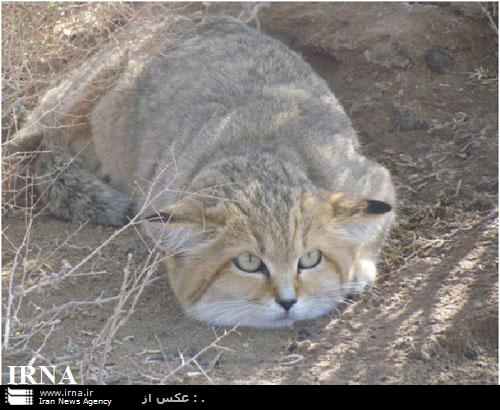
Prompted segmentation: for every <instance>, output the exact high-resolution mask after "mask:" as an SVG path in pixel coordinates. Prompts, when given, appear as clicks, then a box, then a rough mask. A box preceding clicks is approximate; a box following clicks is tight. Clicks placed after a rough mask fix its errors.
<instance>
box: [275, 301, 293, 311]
mask: <svg viewBox="0 0 500 410" xmlns="http://www.w3.org/2000/svg"><path fill="white" fill-rule="evenodd" d="M276 303H277V304H278V305H280V306H281V307H282V308H283V309H285V310H287V311H288V310H290V309H291V308H292V306H293V305H295V303H297V299H276Z"/></svg>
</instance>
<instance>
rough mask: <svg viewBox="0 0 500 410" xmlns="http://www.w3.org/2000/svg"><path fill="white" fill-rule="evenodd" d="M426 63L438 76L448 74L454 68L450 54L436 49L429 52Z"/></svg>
mask: <svg viewBox="0 0 500 410" xmlns="http://www.w3.org/2000/svg"><path fill="white" fill-rule="evenodd" d="M425 62H426V63H427V67H429V69H430V70H432V71H434V72H435V73H438V74H444V73H446V72H447V71H448V70H449V69H450V68H451V67H452V66H453V60H452V59H451V57H450V56H449V55H448V54H446V53H443V52H442V51H439V50H435V49H433V50H429V52H428V53H427V55H426V56H425Z"/></svg>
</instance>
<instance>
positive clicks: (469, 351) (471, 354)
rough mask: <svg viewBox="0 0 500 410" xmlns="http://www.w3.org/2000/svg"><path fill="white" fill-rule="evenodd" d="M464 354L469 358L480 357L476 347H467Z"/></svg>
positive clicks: (475, 358)
mask: <svg viewBox="0 0 500 410" xmlns="http://www.w3.org/2000/svg"><path fill="white" fill-rule="evenodd" d="M464 356H465V357H466V358H467V359H469V360H477V359H478V358H479V353H478V352H476V351H475V350H474V349H470V348H468V349H466V350H465V352H464Z"/></svg>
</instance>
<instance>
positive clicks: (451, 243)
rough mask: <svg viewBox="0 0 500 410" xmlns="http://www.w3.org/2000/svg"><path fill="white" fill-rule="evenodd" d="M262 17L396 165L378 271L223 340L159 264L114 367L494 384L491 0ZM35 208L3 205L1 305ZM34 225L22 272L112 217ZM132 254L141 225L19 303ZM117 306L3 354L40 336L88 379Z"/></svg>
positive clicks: (104, 290)
mask: <svg viewBox="0 0 500 410" xmlns="http://www.w3.org/2000/svg"><path fill="white" fill-rule="evenodd" d="M192 8H193V9H200V10H202V11H203V12H209V13H227V14H232V15H238V14H239V13H240V12H241V10H242V6H241V5H240V4H223V5H222V4H211V5H210V6H209V7H208V9H206V7H205V6H202V5H193V6H192ZM247 11H248V10H247ZM258 23H259V25H260V28H261V30H262V31H263V32H265V33H268V34H269V35H271V36H273V37H276V38H278V39H280V40H281V41H283V42H284V43H286V44H288V45H289V46H290V47H291V48H293V49H294V50H296V51H298V52H299V53H301V54H302V55H303V56H304V58H305V59H306V60H307V61H308V62H310V64H311V65H312V66H313V68H314V69H315V70H316V71H317V72H318V73H319V74H320V75H321V76H322V77H323V78H324V79H325V80H326V81H327V82H328V83H329V84H330V86H331V88H332V90H333V91H334V93H335V94H336V95H337V97H338V98H339V99H340V101H341V102H342V104H343V105H344V107H345V109H346V111H347V113H348V114H349V116H350V117H351V119H352V122H353V125H354V127H355V128H356V130H357V131H358V133H359V137H360V140H361V143H362V146H363V150H364V152H365V153H366V155H368V156H369V157H371V158H375V159H376V160H378V161H380V162H381V163H383V164H385V165H386V166H387V167H388V168H389V169H390V171H391V173H392V175H393V176H394V179H395V182H396V186H397V189H398V202H399V206H398V223H397V225H396V226H395V227H394V229H393V231H392V233H391V237H390V238H389V240H388V242H387V245H386V247H385V249H384V254H383V257H382V258H381V261H380V265H379V268H380V276H379V279H378V281H377V285H376V287H375V288H374V289H373V290H372V291H371V292H368V293H366V294H364V295H361V296H360V297H358V298H357V299H356V300H353V301H352V303H350V304H348V305H346V306H345V307H343V308H342V309H341V311H339V312H334V313H332V314H330V315H328V316H326V317H322V318H319V319H317V320H311V321H304V322H301V323H297V324H296V325H294V327H292V328H289V329H282V330H255V329H246V328H240V329H236V330H231V331H230V332H229V334H227V335H226V336H223V337H221V338H220V340H217V342H216V343H215V344H213V342H214V340H215V339H216V338H217V337H219V336H221V335H223V334H224V330H225V329H224V328H212V327H210V326H206V325H203V324H200V323H198V322H194V321H191V320H189V319H187V318H186V317H185V316H184V315H183V314H182V312H181V310H180V307H179V306H178V304H177V303H176V301H175V299H174V297H173V294H172V292H171V290H170V288H169V285H168V281H167V278H166V274H165V271H164V269H163V268H162V267H160V268H159V269H158V271H157V272H156V273H155V277H156V278H158V279H157V280H155V281H154V283H153V284H151V285H150V286H148V287H146V289H145V290H144V292H143V293H142V295H141V297H140V299H139V300H138V302H137V305H136V306H135V309H134V312H133V314H132V315H131V316H130V318H129V319H128V321H127V322H126V323H125V324H124V325H123V326H122V327H121V328H120V329H119V330H118V332H117V334H116V336H115V337H114V338H113V343H112V345H111V352H110V354H109V355H108V356H107V357H106V360H105V364H104V366H103V367H102V369H103V370H104V374H105V377H104V381H105V382H106V383H110V384H125V383H132V384H136V383H142V384H150V383H159V382H160V381H162V378H164V377H165V376H167V375H170V376H169V377H168V380H167V381H168V382H169V383H174V384H179V383H182V384H184V383H191V384H200V383H202V384H205V383H215V384H233V383H236V384H385V383H411V384H428V383H430V384H445V383H454V384H456V383H457V384H496V383H498V219H497V211H498V209H497V182H498V181H497V176H498V157H497V154H498V140H497V133H498V117H497V113H498V72H497V59H498V55H497V39H496V37H495V33H494V31H493V30H492V28H491V27H490V25H489V24H488V21H487V18H486V16H485V14H484V13H483V12H482V10H481V9H480V7H479V6H478V5H477V4H452V5H448V4H440V5H436V4H424V3H416V4H411V5H410V4H408V3H406V4H403V3H397V4H396V3H384V4H373V3H371V4H360V3H357V4H343V3H337V4H333V3H329V4H325V3H321V4H320V3H310V4H307V3H294V4H283V3H282V4H272V5H270V6H269V7H263V8H261V9H260V10H259V13H258ZM251 24H254V25H255V24H256V21H255V20H253V21H252V23H251ZM25 222H26V219H25V218H24V216H23V215H20V214H19V215H16V214H15V213H12V212H10V213H7V214H6V215H4V218H3V243H2V258H3V275H4V278H5V280H4V284H3V289H4V291H3V297H4V303H5V298H6V294H7V292H6V289H8V286H9V284H8V280H7V279H8V275H9V272H10V270H11V269H12V267H13V264H14V262H15V255H16V251H17V250H18V249H19V248H20V247H21V243H22V240H23V238H24V236H25V231H26V224H25ZM31 232H32V236H31V238H30V244H31V245H30V253H29V254H28V255H26V254H23V255H24V258H23V263H24V267H23V268H24V270H25V271H26V270H27V271H28V275H27V276H26V278H27V279H26V284H27V285H29V284H31V283H36V281H37V280H40V278H43V276H44V275H45V274H46V272H54V271H58V270H60V269H61V267H64V266H75V265H76V264H77V263H78V262H79V261H81V260H82V259H83V258H84V257H85V256H86V255H88V254H89V253H90V252H91V251H92V250H93V249H95V248H96V247H98V246H99V245H100V244H101V243H103V241H105V240H106V239H107V238H108V237H109V236H110V235H112V234H113V232H114V230H113V229H111V228H103V227H98V226H88V225H85V226H80V225H78V224H71V223H63V222H60V221H57V220H54V219H53V218H51V217H50V216H49V215H42V216H40V217H38V218H36V219H35V220H34V225H33V228H32V230H31ZM67 238H68V239H67ZM66 239H67V240H66ZM23 252H25V251H23ZM128 254H132V255H133V262H132V263H133V264H135V265H140V264H141V262H142V261H143V260H144V259H145V258H146V256H147V249H146V246H145V244H144V241H143V239H142V238H141V236H140V235H139V234H138V233H137V232H136V231H134V230H130V231H127V232H124V233H123V234H121V235H119V236H118V237H117V238H116V239H115V240H113V241H112V242H111V243H110V244H109V245H108V246H106V247H104V248H103V249H102V250H101V251H100V252H99V253H98V255H97V256H96V257H95V258H93V259H92V260H91V261H90V262H89V263H88V264H86V265H85V266H84V267H82V268H81V269H79V270H78V272H77V274H76V275H72V276H71V277H69V278H67V279H65V280H63V281H61V282H60V283H58V284H56V286H51V287H46V288H44V290H43V292H33V294H30V295H29V297H27V298H26V300H25V302H24V304H25V306H23V308H22V310H21V311H22V312H23V315H24V317H26V318H29V317H35V316H36V312H38V311H40V310H47V309H50V308H51V307H53V306H56V305H57V306H58V305H63V304H65V303H67V302H70V301H85V300H87V301H90V300H95V299H96V298H98V297H99V296H101V295H102V297H107V296H111V295H115V294H116V293H117V292H118V291H119V290H120V286H121V283H122V277H123V270H124V268H125V266H126V262H127V255H128ZM40 255H41V256H40ZM40 257H41V258H42V259H43V264H41V265H40V263H39V260H40ZM31 260H37V265H36V266H39V268H38V270H30V261H31ZM40 266H41V267H40ZM89 272H91V273H92V274H91V275H85V273H89ZM96 272H97V273H96ZM114 309H115V303H114V302H110V303H102V304H95V303H94V304H89V305H86V304H83V303H82V304H76V305H71V306H70V307H68V309H65V310H64V311H63V312H61V313H59V314H58V316H57V317H51V320H57V323H55V324H54V325H53V327H51V329H52V333H51V334H50V337H49V338H44V335H45V334H47V333H46V332H47V330H46V329H45V330H41V331H40V332H39V334H37V335H35V336H34V337H33V338H31V339H30V341H29V346H31V350H29V349H28V350H27V349H24V350H21V351H18V352H14V353H11V354H9V352H5V351H4V361H3V366H4V369H5V366H7V365H13V364H15V365H24V364H26V362H27V361H29V360H30V358H31V357H34V356H33V351H34V350H35V351H37V354H38V355H37V356H36V358H37V359H36V363H37V364H46V363H49V364H59V365H64V366H66V365H70V366H71V367H72V368H73V369H74V374H75V375H76V377H77V381H79V382H82V383H83V382H85V383H93V382H96V381H97V380H99V379H98V378H97V376H95V374H94V373H93V372H94V370H93V369H95V368H98V367H99V366H97V365H96V364H95V361H94V356H93V355H94V353H95V350H96V349H99V348H101V346H97V347H96V346H94V345H95V340H96V337H97V336H98V335H99V333H100V332H101V330H102V328H103V326H104V325H105V324H106V321H107V320H108V318H110V317H111V316H112V315H113V311H114ZM4 312H5V306H4ZM30 315H31V316H30ZM51 323H52V322H51ZM50 326H52V325H50ZM50 326H49V327H50ZM227 330H230V329H227ZM19 332H22V330H19ZM14 336H15V335H14ZM207 347H208V348H207ZM190 358H191V359H193V360H191V361H190V362H189V363H187V364H184V365H183V362H182V360H184V361H188V360H190ZM163 381H165V380H163Z"/></svg>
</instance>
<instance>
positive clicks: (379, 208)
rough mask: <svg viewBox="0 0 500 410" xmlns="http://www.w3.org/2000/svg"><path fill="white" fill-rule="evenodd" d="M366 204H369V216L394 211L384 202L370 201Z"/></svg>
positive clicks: (367, 209)
mask: <svg viewBox="0 0 500 410" xmlns="http://www.w3.org/2000/svg"><path fill="white" fill-rule="evenodd" d="M366 202H367V204H368V205H367V207H366V210H365V211H366V213H367V214H374V215H379V214H385V213H387V212H389V211H391V210H392V206H390V205H389V204H388V203H385V202H382V201H375V200H374V199H370V200H368V201H366Z"/></svg>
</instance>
